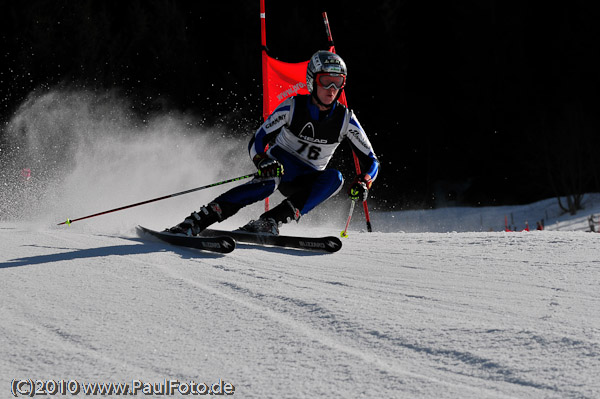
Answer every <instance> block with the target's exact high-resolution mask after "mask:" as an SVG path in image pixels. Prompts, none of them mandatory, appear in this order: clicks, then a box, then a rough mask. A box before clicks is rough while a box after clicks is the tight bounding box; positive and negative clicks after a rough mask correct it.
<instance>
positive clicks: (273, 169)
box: [253, 154, 283, 178]
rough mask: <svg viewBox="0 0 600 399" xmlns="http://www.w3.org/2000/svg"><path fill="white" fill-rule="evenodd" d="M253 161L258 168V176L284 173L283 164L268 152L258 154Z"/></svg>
mask: <svg viewBox="0 0 600 399" xmlns="http://www.w3.org/2000/svg"><path fill="white" fill-rule="evenodd" d="M253 161H254V163H255V164H256V168H257V169H258V177H264V178H270V177H280V176H281V175H283V165H282V164H281V163H280V162H279V161H277V160H276V159H273V158H269V157H268V156H267V155H266V154H257V155H256V156H255V157H254V159H253Z"/></svg>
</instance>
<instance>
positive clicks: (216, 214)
mask: <svg viewBox="0 0 600 399" xmlns="http://www.w3.org/2000/svg"><path fill="white" fill-rule="evenodd" d="M278 184H279V178H272V179H253V180H252V181H250V182H248V183H246V184H242V185H241V186H237V187H234V188H232V189H231V190H229V191H227V192H225V193H223V194H221V195H219V196H218V197H217V198H215V199H214V200H213V201H211V202H210V203H209V204H208V205H206V206H203V207H202V208H200V210H199V211H198V212H192V214H191V215H190V216H188V217H187V218H186V219H185V220H184V221H183V222H181V223H179V224H178V225H177V226H174V227H171V228H169V229H167V230H166V231H168V232H171V233H175V234H185V235H197V234H199V233H200V232H201V231H203V230H205V229H206V228H207V227H208V226H210V225H211V224H213V223H215V222H221V221H223V220H225V219H227V218H228V217H230V216H232V215H234V214H235V213H237V212H238V211H239V210H240V209H242V208H243V207H245V206H247V205H250V204H253V203H255V202H257V201H260V200H262V199H265V198H267V197H268V196H269V195H271V194H273V192H274V191H275V190H276V188H277V185H278Z"/></svg>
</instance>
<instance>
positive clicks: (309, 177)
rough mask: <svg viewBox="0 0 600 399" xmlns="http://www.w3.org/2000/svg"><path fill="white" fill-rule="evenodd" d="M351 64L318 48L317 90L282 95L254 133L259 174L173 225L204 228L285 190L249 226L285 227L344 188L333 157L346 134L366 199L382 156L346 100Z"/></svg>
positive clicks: (353, 190) (309, 80) (359, 196)
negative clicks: (278, 200) (332, 166)
mask: <svg viewBox="0 0 600 399" xmlns="http://www.w3.org/2000/svg"><path fill="white" fill-rule="evenodd" d="M346 71H347V70H346V64H345V63H344V61H343V60H342V58H341V57H340V56H338V55H337V54H335V53H332V52H329V51H318V52H316V53H315V54H314V55H313V56H312V57H311V59H310V61H309V63H308V67H307V71H306V85H307V88H308V91H309V93H310V95H297V96H295V97H291V98H289V99H287V100H286V101H284V102H283V103H281V104H280V105H279V106H278V107H277V108H276V109H275V111H273V113H272V114H271V115H270V116H269V117H268V118H267V120H265V122H264V123H263V125H262V126H261V127H260V128H259V129H258V130H257V131H256V133H255V134H254V136H253V137H252V139H251V140H250V143H249V146H248V150H249V153H250V158H251V159H252V161H253V162H254V164H255V165H256V167H257V169H258V172H257V176H256V177H255V178H254V179H253V180H252V181H250V182H248V183H246V184H243V185H240V186H237V187H235V188H233V189H231V190H229V191H227V192H225V193H224V194H222V195H220V196H218V197H217V198H215V199H214V200H213V201H212V202H210V203H209V204H208V205H206V206H203V207H202V208H201V209H200V210H199V211H198V212H193V213H192V214H191V215H190V216H188V217H187V218H186V219H185V220H184V221H183V222H181V223H180V224H178V225H177V226H174V227H171V228H170V229H167V230H166V231H169V232H171V233H176V234H185V235H197V234H199V233H200V232H201V231H202V230H204V229H206V228H207V227H208V226H210V225H211V224H213V223H215V222H221V221H223V220H225V219H227V218H228V217H230V216H232V215H234V214H235V213H236V212H238V211H239V210H240V209H241V208H243V207H245V206H247V205H250V204H253V203H255V202H258V201H261V200H263V199H265V198H267V197H269V196H270V195H271V194H273V193H274V192H275V191H276V190H279V192H280V193H281V194H282V195H283V196H285V197H286V199H285V200H284V201H283V202H281V203H280V204H279V205H277V206H276V207H274V208H272V209H271V210H269V211H267V212H265V213H263V214H262V215H261V216H260V218H259V219H258V220H253V221H250V222H249V223H248V224H247V225H245V226H244V227H242V228H241V229H242V230H245V231H250V232H260V233H267V234H279V226H280V225H281V224H283V223H288V222H290V221H292V220H295V221H298V220H299V219H300V217H301V216H302V215H304V214H306V213H308V212H310V211H311V210H312V209H314V208H315V207H316V206H317V205H319V204H320V203H322V202H323V201H325V200H327V199H328V198H330V197H331V196H333V195H335V194H336V193H338V192H339V191H340V189H341V188H342V186H343V183H344V178H343V177H342V174H341V173H340V172H339V171H337V170H335V169H330V168H327V164H328V163H329V161H330V160H331V158H332V157H333V154H334V152H335V150H336V149H337V147H338V146H339V145H340V143H341V142H342V141H344V140H348V141H349V142H350V144H351V146H352V149H353V150H354V153H355V154H356V155H357V156H358V158H359V161H360V163H361V166H362V170H363V171H364V172H363V173H362V174H360V175H359V176H356V178H355V179H354V181H353V183H352V184H351V185H350V188H349V190H348V194H349V196H350V198H351V199H353V200H361V201H363V200H365V199H366V198H367V195H368V190H369V189H370V187H371V184H372V183H373V181H374V180H375V178H376V177H377V174H378V171H379V161H378V160H377V157H376V156H375V153H374V151H373V147H372V146H371V143H370V142H369V139H368V138H367V135H366V134H365V132H364V130H363V128H362V127H361V125H360V123H359V122H358V120H357V118H356V116H355V115H354V114H353V113H352V111H351V110H349V109H348V108H346V107H345V106H344V105H343V104H341V103H340V102H339V101H338V98H339V96H340V95H341V93H342V89H343V87H344V86H345V84H346V75H347V72H346ZM267 146H268V150H266V151H265V149H266V148H267Z"/></svg>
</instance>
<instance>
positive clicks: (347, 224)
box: [340, 200, 356, 237]
mask: <svg viewBox="0 0 600 399" xmlns="http://www.w3.org/2000/svg"><path fill="white" fill-rule="evenodd" d="M355 204H356V200H352V202H351V203H350V212H348V220H347V221H346V228H344V231H342V232H341V233H340V237H348V226H350V220H351V219H352V213H353V212H354V205H355Z"/></svg>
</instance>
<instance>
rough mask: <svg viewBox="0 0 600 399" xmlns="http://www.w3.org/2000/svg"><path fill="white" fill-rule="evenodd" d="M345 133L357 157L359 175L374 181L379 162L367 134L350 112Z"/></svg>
mask: <svg viewBox="0 0 600 399" xmlns="http://www.w3.org/2000/svg"><path fill="white" fill-rule="evenodd" d="M345 133H346V138H347V139H348V141H349V142H350V146H351V147H352V150H353V151H354V153H355V154H356V156H357V157H358V161H359V163H360V167H361V173H363V174H367V175H369V176H370V177H371V181H373V180H375V179H376V178H377V174H378V173H379V160H378V159H377V156H376V155H375V152H374V151H373V146H372V145H371V142H370V141H369V138H368V137H367V134H366V133H365V131H364V130H363V128H362V126H361V125H360V123H359V122H358V119H357V118H356V115H354V113H353V112H352V111H350V122H349V123H348V128H347V129H346V132H345Z"/></svg>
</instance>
